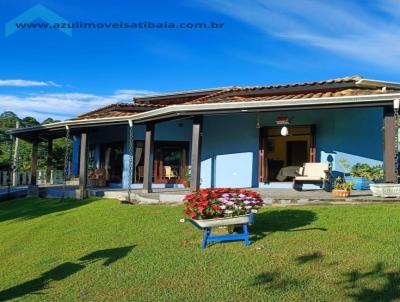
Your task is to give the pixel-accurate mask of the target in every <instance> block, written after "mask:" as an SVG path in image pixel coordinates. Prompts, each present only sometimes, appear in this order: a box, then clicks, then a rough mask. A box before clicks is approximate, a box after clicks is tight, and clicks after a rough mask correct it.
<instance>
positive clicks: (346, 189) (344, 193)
mask: <svg viewBox="0 0 400 302" xmlns="http://www.w3.org/2000/svg"><path fill="white" fill-rule="evenodd" d="M353 185H354V184H353V183H352V182H346V181H345V180H344V179H343V178H342V177H338V178H336V179H335V182H334V183H333V190H332V194H333V195H334V196H337V197H349V196H350V193H351V189H352V188H353Z"/></svg>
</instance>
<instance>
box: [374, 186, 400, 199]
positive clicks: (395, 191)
mask: <svg viewBox="0 0 400 302" xmlns="http://www.w3.org/2000/svg"><path fill="white" fill-rule="evenodd" d="M370 188H371V192H372V195H373V196H376V197H400V184H371V186H370Z"/></svg>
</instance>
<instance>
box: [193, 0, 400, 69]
mask: <svg viewBox="0 0 400 302" xmlns="http://www.w3.org/2000/svg"><path fill="white" fill-rule="evenodd" d="M201 2H202V3H203V4H204V5H206V6H208V7H211V8H212V9H214V10H217V11H220V12H222V13H224V14H226V15H229V16H231V17H233V18H236V19H238V20H240V21H242V22H245V23H247V24H250V25H252V26H254V27H255V28H258V29H259V30H261V31H263V32H264V33H266V34H268V35H270V36H275V37H277V38H280V39H283V40H287V41H291V42H293V43H298V44H301V45H304V46H308V47H317V48H321V49H326V50H329V51H331V52H334V53H338V54H341V55H344V56H347V57H350V58H353V59H356V60H362V61H364V62H368V63H371V64H374V65H384V66H385V67H391V68H398V67H400V52H399V49H400V18H399V17H400V5H399V4H398V2H395V1H393V0H380V1H379V2H376V3H375V4H374V2H372V1H371V2H369V5H366V4H365V3H364V2H362V1H361V2H358V3H357V2H356V1H354V2H351V1H341V0H337V1H315V0H296V1H292V0H280V1H275V0H239V1H237V0H236V1H235V0H216V1H205V0H203V1H201ZM388 8H390V9H388ZM260 43H262V41H260Z"/></svg>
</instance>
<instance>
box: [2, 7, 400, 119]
mask: <svg viewBox="0 0 400 302" xmlns="http://www.w3.org/2000/svg"><path fill="white" fill-rule="evenodd" d="M36 4H42V5H44V6H45V7H47V8H48V9H50V10H52V11H53V12H55V13H56V14H58V15H60V16H61V17H62V18H64V19H66V20H68V21H70V22H75V21H87V22H119V21H123V22H140V21H154V22H157V21H170V22H209V21H215V22H221V23H224V27H223V28H222V29H218V30H181V29H179V30H178V29H176V30H165V29H161V30H151V29H143V30H132V29H119V30H117V29H108V30H104V29H103V30H83V29H76V30H73V33H72V36H68V35H66V34H64V33H62V32H60V31H57V30H20V31H18V32H16V33H14V34H12V35H11V36H9V37H6V36H5V34H4V29H5V24H6V23H7V22H8V21H10V20H12V19H13V18H15V17H16V16H18V15H20V14H21V13H23V12H24V11H26V10H27V9H29V8H31V7H33V6H34V5H36ZM0 24H1V32H0V45H1V47H0V66H1V68H0V111H3V110H12V111H14V112H16V113H17V114H19V115H21V116H26V115H31V116H34V117H36V118H38V119H39V120H43V119H44V118H46V117H48V116H51V117H53V118H57V119H65V118H68V117H73V116H75V115H77V114H79V113H83V112H85V111H88V110H91V109H94V108H96V107H99V106H103V105H105V104H108V103H111V102H120V101H130V99H131V97H132V96H133V95H143V94H148V93H152V92H168V91H177V90H188V89H199V88H209V87H219V86H231V85H268V84H274V83H288V82H302V81H309V80H323V79H330V78H335V77H342V76H346V75H354V74H360V75H363V76H365V77H367V78H375V79H383V80H392V81H400V77H399V72H398V70H399V69H400V51H399V49H400V40H399V37H400V35H399V34H400V1H397V0H376V1H341V0H337V1H324V0H321V1H317V0H313V1H311V0H310V1H307V0H296V1H291V0H280V1H275V0H238V1H233V0H215V1H213V0H208V1H207V0H181V1H178V0H173V1H172V0H171V1H168V0H164V1H161V0H159V1H155V0H148V1H135V0H134V1H127V0H126V1H124V0H121V1H115V0H114V1H99V0H98V1H76V0H70V1H58V0H49V1H46V0H43V1H40V2H38V1H30V0H29V1H28V0H26V1H24V0H21V1H11V0H3V1H2V2H1V3H0Z"/></svg>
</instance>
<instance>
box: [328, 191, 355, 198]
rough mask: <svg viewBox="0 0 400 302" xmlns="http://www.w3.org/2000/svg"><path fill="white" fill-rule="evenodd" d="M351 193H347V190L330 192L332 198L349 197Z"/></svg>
mask: <svg viewBox="0 0 400 302" xmlns="http://www.w3.org/2000/svg"><path fill="white" fill-rule="evenodd" d="M350 193H351V191H347V190H336V189H334V190H332V194H333V196H336V197H349V196H350Z"/></svg>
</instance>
